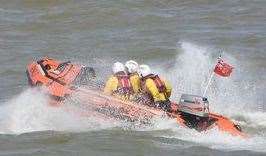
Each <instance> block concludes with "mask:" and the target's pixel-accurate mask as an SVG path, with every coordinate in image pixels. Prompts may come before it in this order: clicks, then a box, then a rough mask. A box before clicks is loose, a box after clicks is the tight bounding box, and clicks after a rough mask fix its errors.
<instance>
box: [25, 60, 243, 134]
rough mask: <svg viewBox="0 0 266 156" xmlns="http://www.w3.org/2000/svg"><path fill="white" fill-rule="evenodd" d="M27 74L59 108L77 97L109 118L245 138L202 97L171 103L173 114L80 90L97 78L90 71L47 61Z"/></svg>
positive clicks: (32, 65)
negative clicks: (168, 121) (164, 120)
mask: <svg viewBox="0 0 266 156" xmlns="http://www.w3.org/2000/svg"><path fill="white" fill-rule="evenodd" d="M26 73H27V76H28V80H29V84H30V85H31V86H43V87H44V88H45V90H46V91H47V93H48V94H49V95H50V97H51V99H50V100H51V102H53V103H54V104H56V105H60V104H63V103H64V100H65V99H66V98H68V97H69V96H75V98H78V99H79V101H81V102H82V103H85V104H86V105H88V106H89V107H88V108H89V109H90V110H88V111H89V112H94V113H98V114H101V115H102V116H105V117H106V118H113V119H117V120H127V121H130V122H135V121H139V122H140V123H142V124H149V123H150V122H151V119H153V118H155V117H157V118H158V117H159V118H161V117H164V116H165V115H167V116H168V117H169V118H172V119H175V120H176V123H177V125H179V126H183V127H187V128H192V129H196V130H197V131H199V132H202V131H206V130H210V129H213V128H216V127H217V128H218V129H219V130H220V131H222V132H226V133H229V134H231V135H233V136H240V137H246V134H245V133H243V132H242V130H241V128H240V126H239V125H236V124H234V123H233V122H232V121H231V120H230V119H228V118H226V117H224V116H222V115H218V114H216V113H211V112H209V101H208V99H207V98H205V97H202V96H197V95H188V94H183V95H182V96H181V98H180V101H179V102H178V103H176V102H171V107H170V108H171V109H170V111H168V112H165V111H163V110H162V109H159V108H154V107H151V106H148V105H145V104H142V103H136V102H132V101H125V100H121V99H118V98H116V97H113V96H108V95H105V94H104V93H103V92H102V91H101V90H99V89H95V88H91V87H79V85H80V84H85V85H86V84H89V83H90V82H91V80H92V79H93V78H95V71H94V70H93V68H91V67H85V66H82V65H79V64H74V63H71V62H69V61H68V62H63V63H62V62H60V61H57V60H54V59H50V58H44V59H41V60H39V61H36V62H32V63H30V64H29V65H28V67H27V71H26Z"/></svg>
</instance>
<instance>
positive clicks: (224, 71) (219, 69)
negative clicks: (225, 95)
mask: <svg viewBox="0 0 266 156" xmlns="http://www.w3.org/2000/svg"><path fill="white" fill-rule="evenodd" d="M232 71H233V67H232V66H231V65H229V64H227V63H225V62H224V61H223V60H222V59H219V60H218V63H217V64H216V66H215V68H214V72H215V73H216V74H218V75H220V76H223V77H228V76H230V74H231V73H232Z"/></svg>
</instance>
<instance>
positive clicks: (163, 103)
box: [139, 65, 172, 111]
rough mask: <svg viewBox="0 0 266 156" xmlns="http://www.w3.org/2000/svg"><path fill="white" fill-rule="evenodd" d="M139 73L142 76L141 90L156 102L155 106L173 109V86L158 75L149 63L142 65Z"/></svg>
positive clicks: (167, 109)
mask: <svg viewBox="0 0 266 156" xmlns="http://www.w3.org/2000/svg"><path fill="white" fill-rule="evenodd" d="M139 73H140V76H141V90H142V91H143V92H144V93H146V94H148V95H149V96H150V97H151V99H152V100H153V102H154V106H155V107H158V108H162V109H163V110H165V111H170V110H171V102H170V100H169V98H170V96H171V91H172V87H171V86H170V84H169V83H168V82H167V81H166V80H163V79H161V78H160V77H159V76H158V75H155V74H153V73H152V71H151V69H150V67H149V66H148V65H140V66H139Z"/></svg>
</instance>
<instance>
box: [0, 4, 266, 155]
mask: <svg viewBox="0 0 266 156" xmlns="http://www.w3.org/2000/svg"><path fill="white" fill-rule="evenodd" d="M265 8H266V1H264V0H254V1H247V0H241V1H240V0H223V1H220V0H198V1H193V0H178V1H177V0H176V1H174V0H146V1H145V0H144V1H143V0H124V1H114V0H98V1H85V0H84V1H82V0H75V1H72V0H58V1H54V0H38V1H35V0H12V1H9V0H2V1H1V5H0V66H1V68H0V75H1V76H0V82H1V83H0V103H1V109H0V124H1V126H0V132H1V135H0V142H1V145H0V151H1V155H116V156H117V155H181V154H182V155H266V150H265V147H266V136H265V134H266V113H265V110H266V106H265V102H266V98H265V97H266V96H265V91H266V74H265V73H266V62H265V59H266V52H265V49H266V45H265V43H266V29H265V28H266V22H265V19H266V9H265ZM220 53H222V55H223V56H224V57H225V59H226V60H228V61H229V62H230V63H231V64H233V66H234V67H235V70H234V73H233V75H232V77H230V78H228V79H223V78H215V80H214V82H213V84H212V87H211V90H210V91H209V92H208V94H207V95H208V97H209V100H210V102H211V108H212V110H214V111H216V112H219V113H222V114H224V115H227V116H229V117H231V118H233V119H234V120H236V121H237V122H239V123H240V124H241V125H242V127H243V128H244V131H246V132H247V133H248V134H250V135H251V136H252V137H251V138H250V139H249V140H243V139H240V138H232V137H231V136H228V135H226V134H220V133H219V132H218V131H216V130H213V131H210V132H207V133H206V134H199V133H197V132H194V131H192V130H187V129H182V128H179V127H176V125H174V124H173V121H169V120H163V121H157V120H156V121H155V123H156V124H155V126H153V127H147V128H134V129H128V128H127V124H128V123H119V122H118V123H117V122H113V121H112V122H106V121H105V122H103V121H100V119H98V118H93V117H91V118H87V117H86V118H85V117H84V118H81V117H77V116H75V115H74V114H72V113H70V112H66V111H65V110H64V109H65V108H61V109H59V108H56V109H54V108H49V107H47V106H46V98H45V97H44V96H43V95H42V94H37V93H36V91H35V90H31V89H28V87H27V80H26V75H25V66H26V65H27V64H28V63H29V61H31V60H32V59H38V58H40V57H42V56H50V57H55V58H57V59H61V60H67V59H70V60H72V61H75V62H80V63H84V64H88V65H92V66H94V67H95V68H96V69H97V72H98V73H100V74H99V75H100V77H101V79H102V80H104V79H106V77H107V76H108V74H110V68H109V67H110V65H111V64H112V63H113V62H114V61H126V60H128V59H135V60H137V61H138V62H140V63H148V64H150V65H152V67H153V68H154V70H155V71H157V72H159V73H161V75H163V76H165V77H167V78H168V79H169V80H170V81H171V83H172V84H173V86H174V90H175V91H174V93H173V97H172V100H178V98H179V96H180V94H181V93H184V92H185V93H193V94H202V91H203V87H204V86H205V85H206V82H207V77H208V76H209V74H210V70H211V67H212V65H213V64H214V63H215V58H216V57H217V56H218V55H219V54H220ZM65 107H71V104H68V106H65ZM33 131H35V132H33Z"/></svg>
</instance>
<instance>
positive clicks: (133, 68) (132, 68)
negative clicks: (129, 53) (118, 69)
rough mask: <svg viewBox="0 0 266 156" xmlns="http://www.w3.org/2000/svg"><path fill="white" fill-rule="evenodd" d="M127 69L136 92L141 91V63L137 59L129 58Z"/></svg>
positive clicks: (126, 64)
mask: <svg viewBox="0 0 266 156" xmlns="http://www.w3.org/2000/svg"><path fill="white" fill-rule="evenodd" d="M125 67H126V71H127V74H128V76H129V79H130V83H131V84H132V87H133V91H134V93H135V94H137V93H139V91H140V77H139V74H138V69H139V65H138V63H137V62H136V61H133V60H129V61H127V62H126V63H125Z"/></svg>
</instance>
